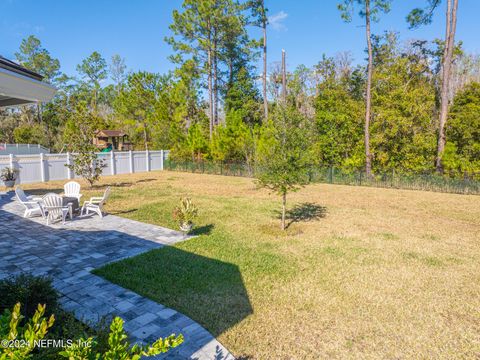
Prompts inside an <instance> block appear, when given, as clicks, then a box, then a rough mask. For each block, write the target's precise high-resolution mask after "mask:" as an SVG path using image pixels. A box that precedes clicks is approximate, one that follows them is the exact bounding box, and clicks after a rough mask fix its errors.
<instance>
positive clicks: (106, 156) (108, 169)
mask: <svg viewBox="0 0 480 360" xmlns="http://www.w3.org/2000/svg"><path fill="white" fill-rule="evenodd" d="M110 156H111V155H110V153H97V159H99V160H103V163H104V164H105V165H106V166H105V167H104V168H103V171H102V175H111V174H112V162H111V161H110Z"/></svg>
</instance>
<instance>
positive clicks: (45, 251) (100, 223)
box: [0, 192, 234, 360]
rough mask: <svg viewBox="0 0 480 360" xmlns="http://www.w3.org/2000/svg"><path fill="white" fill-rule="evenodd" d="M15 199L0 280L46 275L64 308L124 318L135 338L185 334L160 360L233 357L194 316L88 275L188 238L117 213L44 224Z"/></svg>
mask: <svg viewBox="0 0 480 360" xmlns="http://www.w3.org/2000/svg"><path fill="white" fill-rule="evenodd" d="M13 195H14V194H13V192H9V193H7V194H4V195H2V197H1V198H0V230H1V231H0V278H4V277H7V276H11V275H15V274H19V273H21V272H30V273H32V274H34V275H48V276H50V277H51V278H52V279H53V285H54V286H55V288H56V289H57V290H58V291H59V293H60V294H61V295H62V297H61V304H62V306H63V308H64V309H65V310H67V311H72V312H73V313H74V314H75V316H76V317H77V318H79V319H81V320H83V321H89V322H93V323H95V322H96V321H98V320H99V319H100V318H101V317H104V316H106V317H111V316H120V317H122V318H123V319H124V320H125V329H126V330H127V331H128V332H129V334H130V335H131V337H132V340H133V341H139V342H153V341H154V340H156V339H157V338H158V337H165V336H168V335H169V334H171V333H176V334H179V333H181V334H183V335H184V337H185V342H184V343H183V344H182V345H180V346H179V347H178V348H176V349H174V350H172V351H171V352H169V353H168V354H165V355H162V356H158V357H157V358H158V359H165V358H166V359H199V360H203V359H216V360H220V359H234V358H233V356H232V355H231V354H230V353H229V352H228V350H227V349H226V348H225V347H224V346H223V345H222V344H220V343H219V342H218V341H217V340H216V339H215V338H214V337H213V336H212V335H211V334H210V333H209V332H208V331H207V330H205V329H204V328H203V327H202V326H200V325H199V324H198V323H196V322H195V321H193V320H192V319H190V318H188V317H187V316H185V315H183V314H180V313H178V312H177V311H175V310H173V309H170V308H167V307H165V306H163V305H161V304H158V303H156V302H154V301H152V300H149V299H147V298H144V297H142V296H140V295H138V294H136V293H134V292H132V291H129V290H127V289H124V288H122V287H120V286H118V285H115V284H112V283H110V282H109V281H107V280H105V279H103V278H101V277H98V276H96V275H93V274H92V273H91V270H93V269H95V268H97V267H100V266H102V265H104V264H106V263H109V262H113V261H117V260H120V259H123V258H126V257H130V256H135V255H138V254H140V253H143V252H146V251H149V250H151V249H155V248H160V247H162V246H165V245H169V244H173V243H175V242H178V241H183V240H185V237H184V236H183V234H181V233H178V232H176V231H173V230H169V229H166V228H162V227H159V226H154V225H150V224H145V223H141V222H137V221H133V220H129V219H125V218H120V217H118V216H114V215H108V216H106V217H104V218H103V219H100V218H99V217H98V216H92V217H85V218H75V219H74V220H73V221H67V223H66V224H65V225H62V224H61V223H56V224H53V225H50V226H47V225H46V224H45V221H44V220H43V219H41V218H33V219H24V218H23V217H22V214H23V207H22V205H21V204H20V203H18V202H17V201H16V200H13Z"/></svg>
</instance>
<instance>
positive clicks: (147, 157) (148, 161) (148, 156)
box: [145, 150, 150, 171]
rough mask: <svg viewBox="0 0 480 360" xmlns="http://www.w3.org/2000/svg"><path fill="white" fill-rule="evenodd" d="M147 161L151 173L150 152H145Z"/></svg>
mask: <svg viewBox="0 0 480 360" xmlns="http://www.w3.org/2000/svg"><path fill="white" fill-rule="evenodd" d="M145 159H146V165H147V171H150V153H149V152H148V150H145Z"/></svg>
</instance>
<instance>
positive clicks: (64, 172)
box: [37, 154, 68, 181]
mask: <svg viewBox="0 0 480 360" xmlns="http://www.w3.org/2000/svg"><path fill="white" fill-rule="evenodd" d="M37 159H38V160H37V161H38V162H40V155H39V156H38V158H37ZM66 164H67V154H45V155H44V168H45V181H49V180H64V179H68V168H67V167H66V166H65V165H66ZM40 175H41V174H40V171H39V174H38V177H37V181H42V178H41V176H40Z"/></svg>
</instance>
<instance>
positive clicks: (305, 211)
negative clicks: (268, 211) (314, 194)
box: [275, 202, 327, 228]
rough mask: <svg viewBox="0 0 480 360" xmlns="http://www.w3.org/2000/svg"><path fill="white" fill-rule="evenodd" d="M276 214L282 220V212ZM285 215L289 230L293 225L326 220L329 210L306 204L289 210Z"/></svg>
mask: <svg viewBox="0 0 480 360" xmlns="http://www.w3.org/2000/svg"><path fill="white" fill-rule="evenodd" d="M275 213H276V215H277V217H278V218H279V219H281V218H282V213H281V212H280V211H275ZM285 215H286V220H287V224H286V227H287V228H288V227H289V226H290V225H292V224H293V223H297V222H308V221H313V220H318V219H321V218H324V217H325V216H326V215H327V208H326V207H325V206H321V205H318V204H314V203H310V202H304V203H301V204H297V205H295V206H294V207H293V208H291V209H290V210H287V212H286V214H285Z"/></svg>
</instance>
